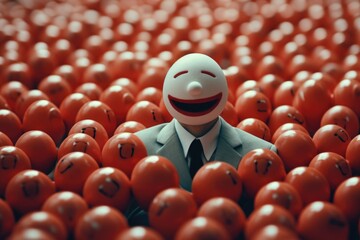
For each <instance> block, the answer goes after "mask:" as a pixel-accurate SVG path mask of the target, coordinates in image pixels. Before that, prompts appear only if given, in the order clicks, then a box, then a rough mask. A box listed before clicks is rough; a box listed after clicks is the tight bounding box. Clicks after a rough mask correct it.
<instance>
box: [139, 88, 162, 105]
mask: <svg viewBox="0 0 360 240" xmlns="http://www.w3.org/2000/svg"><path fill="white" fill-rule="evenodd" d="M161 90H162V89H161ZM161 90H160V89H158V88H155V87H146V88H143V89H142V90H141V91H140V92H139V93H138V95H137V96H136V102H140V101H149V102H152V103H154V104H155V105H157V106H159V105H160V101H161V99H162V91H161Z"/></svg>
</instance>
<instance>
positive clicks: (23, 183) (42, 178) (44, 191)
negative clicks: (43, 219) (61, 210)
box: [5, 169, 55, 216]
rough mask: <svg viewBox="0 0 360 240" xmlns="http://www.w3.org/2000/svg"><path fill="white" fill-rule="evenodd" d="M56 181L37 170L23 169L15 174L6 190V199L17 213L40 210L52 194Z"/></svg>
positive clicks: (22, 213)
mask: <svg viewBox="0 0 360 240" xmlns="http://www.w3.org/2000/svg"><path fill="white" fill-rule="evenodd" d="M54 193H55V185H54V182H53V181H52V180H51V179H50V178H49V177H48V176H47V175H45V174H44V173H42V172H39V171H37V170H30V169H29V170H23V171H21V172H19V173H17V174H16V175H15V176H13V177H12V178H11V179H10V181H9V183H8V185H7V187H6V191H5V199H6V201H7V202H8V203H9V205H10V206H11V207H12V209H13V210H14V212H15V213H16V214H19V215H20V216H21V215H24V214H26V213H29V212H32V211H38V210H40V209H41V206H42V205H43V204H44V202H45V201H46V199H48V198H49V197H50V196H51V195H52V194H54Z"/></svg>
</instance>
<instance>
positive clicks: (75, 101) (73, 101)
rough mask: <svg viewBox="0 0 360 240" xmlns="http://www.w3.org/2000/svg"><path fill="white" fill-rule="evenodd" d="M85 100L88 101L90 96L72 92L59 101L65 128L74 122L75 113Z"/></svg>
mask: <svg viewBox="0 0 360 240" xmlns="http://www.w3.org/2000/svg"><path fill="white" fill-rule="evenodd" d="M87 102H90V98H88V97H87V96H85V95H84V94H82V93H72V94H70V95H68V96H67V97H65V98H64V100H63V101H62V102H61V104H60V107H59V110H60V112H61V115H62V117H63V119H64V121H65V124H66V128H67V129H70V128H71V127H72V126H73V125H74V124H75V123H76V121H75V120H76V115H77V113H78V111H79V109H80V108H81V107H82V106H83V105H84V104H85V103H87Z"/></svg>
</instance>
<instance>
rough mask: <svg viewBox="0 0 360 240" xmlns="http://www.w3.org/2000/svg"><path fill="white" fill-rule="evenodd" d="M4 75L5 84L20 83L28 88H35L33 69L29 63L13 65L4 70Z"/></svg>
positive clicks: (15, 63)
mask: <svg viewBox="0 0 360 240" xmlns="http://www.w3.org/2000/svg"><path fill="white" fill-rule="evenodd" d="M2 75H3V76H2V78H3V80H2V81H4V82H5V81H6V82H11V81H19V82H21V83H22V84H24V86H26V87H27V88H33V87H34V83H33V79H32V73H31V69H30V67H29V65H28V64H27V63H23V62H14V63H11V64H9V65H8V66H7V67H6V68H5V69H4V72H3V73H2Z"/></svg>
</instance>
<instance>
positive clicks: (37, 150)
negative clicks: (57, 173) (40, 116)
mask: <svg viewBox="0 0 360 240" xmlns="http://www.w3.org/2000/svg"><path fill="white" fill-rule="evenodd" d="M15 146H16V147H18V148H20V149H22V150H23V151H24V152H25V153H26V155H27V156H28V157H29V159H30V162H31V167H32V169H35V170H39V171H41V172H43V173H45V174H49V173H50V172H51V171H52V170H53V168H54V166H55V163H56V161H57V153H58V150H57V147H56V144H55V142H54V140H53V139H52V138H51V137H50V136H49V135H48V134H47V133H45V132H43V131H39V130H32V131H27V132H25V133H24V134H23V135H21V137H20V138H19V139H18V140H17V142H16V143H15Z"/></svg>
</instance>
